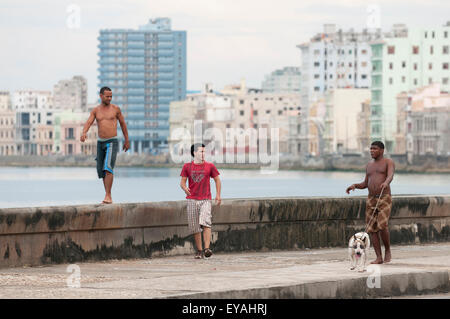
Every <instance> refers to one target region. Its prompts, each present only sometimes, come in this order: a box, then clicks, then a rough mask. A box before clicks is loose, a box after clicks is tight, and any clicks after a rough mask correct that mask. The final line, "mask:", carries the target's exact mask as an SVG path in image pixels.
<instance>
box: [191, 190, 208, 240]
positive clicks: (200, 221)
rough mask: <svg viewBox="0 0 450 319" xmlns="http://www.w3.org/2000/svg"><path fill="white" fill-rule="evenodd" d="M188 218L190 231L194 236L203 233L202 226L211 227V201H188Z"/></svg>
mask: <svg viewBox="0 0 450 319" xmlns="http://www.w3.org/2000/svg"><path fill="white" fill-rule="evenodd" d="M187 217H188V226H189V231H190V232H191V233H192V234H195V233H201V232H202V228H201V227H200V226H206V227H211V200H210V199H205V200H196V199H188V200H187Z"/></svg>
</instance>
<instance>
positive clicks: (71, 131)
mask: <svg viewBox="0 0 450 319" xmlns="http://www.w3.org/2000/svg"><path fill="white" fill-rule="evenodd" d="M66 139H68V140H73V139H75V136H74V135H73V128H72V127H70V128H68V129H67V138H66Z"/></svg>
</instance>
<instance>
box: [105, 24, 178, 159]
mask: <svg viewBox="0 0 450 319" xmlns="http://www.w3.org/2000/svg"><path fill="white" fill-rule="evenodd" d="M98 40H99V42H100V44H99V48H100V51H99V58H100V59H99V65H100V68H99V77H98V78H99V88H101V87H103V86H108V87H110V88H111V89H112V91H113V100H112V103H113V104H116V105H118V106H119V107H120V108H121V110H122V113H123V115H124V117H125V121H126V123H127V127H128V135H129V139H130V151H131V153H156V152H166V151H167V150H168V146H167V140H168V137H169V104H170V102H172V101H180V100H184V99H185V97H186V31H172V30H171V23H170V19H168V18H157V19H154V20H150V21H149V22H148V24H146V25H143V26H140V27H139V29H138V30H128V29H107V30H100V36H99V38H98ZM117 133H118V136H119V137H120V138H121V139H120V141H121V143H123V138H122V132H121V130H120V128H119V129H118V132H117ZM120 147H122V145H120Z"/></svg>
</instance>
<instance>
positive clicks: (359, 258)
mask: <svg viewBox="0 0 450 319" xmlns="http://www.w3.org/2000/svg"><path fill="white" fill-rule="evenodd" d="M369 248H370V239H369V234H368V233H365V232H360V233H356V234H355V235H353V236H352V238H350V240H349V242H348V257H349V259H350V270H353V269H355V268H358V270H359V272H364V271H366V260H367V254H366V252H369Z"/></svg>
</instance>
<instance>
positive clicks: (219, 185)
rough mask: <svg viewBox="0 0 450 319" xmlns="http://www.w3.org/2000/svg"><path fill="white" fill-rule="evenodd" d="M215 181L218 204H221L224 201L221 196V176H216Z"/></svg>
mask: <svg viewBox="0 0 450 319" xmlns="http://www.w3.org/2000/svg"><path fill="white" fill-rule="evenodd" d="M214 183H216V204H217V205H218V206H220V203H222V199H221V198H220V191H221V188H222V183H221V182H220V178H219V176H216V177H214Z"/></svg>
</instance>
